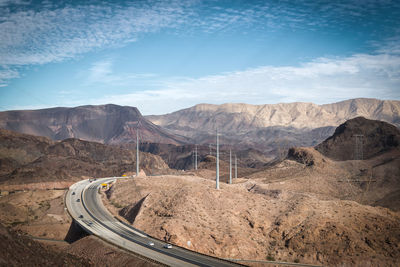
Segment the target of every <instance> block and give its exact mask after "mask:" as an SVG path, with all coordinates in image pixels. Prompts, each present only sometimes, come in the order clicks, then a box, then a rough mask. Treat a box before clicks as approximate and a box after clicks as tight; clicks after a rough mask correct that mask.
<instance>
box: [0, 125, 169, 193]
mask: <svg viewBox="0 0 400 267" xmlns="http://www.w3.org/2000/svg"><path fill="white" fill-rule="evenodd" d="M135 160H136V153H135V151H132V150H127V149H120V148H116V147H111V146H106V145H103V144H100V143H94V142H87V141H82V140H78V139H66V140H63V141H58V142H54V141H51V140H50V139H48V138H44V137H36V136H31V135H26V134H20V133H16V132H12V131H8V130H1V129H0V166H1V172H0V184H1V186H2V188H3V189H4V188H6V187H7V185H10V184H13V185H26V184H31V183H43V182H68V183H71V182H73V181H77V180H80V179H82V178H85V177H106V176H119V175H122V174H123V173H124V172H127V171H133V170H135V166H136V165H135ZM141 168H143V169H145V171H147V172H148V173H152V172H160V171H163V170H168V166H167V165H166V164H165V162H164V161H163V160H162V159H161V158H160V157H158V156H156V155H152V154H148V153H141ZM56 187H57V186H56ZM63 187H66V185H64V186H61V188H63Z"/></svg>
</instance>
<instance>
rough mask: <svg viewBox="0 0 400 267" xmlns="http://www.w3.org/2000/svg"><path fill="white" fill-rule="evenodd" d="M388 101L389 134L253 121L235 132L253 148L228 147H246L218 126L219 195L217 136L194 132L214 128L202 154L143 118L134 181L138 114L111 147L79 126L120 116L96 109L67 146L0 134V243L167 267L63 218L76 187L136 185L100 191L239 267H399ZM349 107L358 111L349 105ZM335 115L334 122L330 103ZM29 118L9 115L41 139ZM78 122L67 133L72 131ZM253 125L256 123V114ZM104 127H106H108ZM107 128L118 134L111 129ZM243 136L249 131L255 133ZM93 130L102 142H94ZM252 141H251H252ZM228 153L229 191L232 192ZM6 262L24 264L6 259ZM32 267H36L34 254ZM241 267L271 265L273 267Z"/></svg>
mask: <svg viewBox="0 0 400 267" xmlns="http://www.w3.org/2000/svg"><path fill="white" fill-rule="evenodd" d="M365 101H367V100H365ZM365 101H364V102H365ZM368 101H369V102H368ZM368 101H367V102H368V103H370V102H371V101H372V100H368ZM364 102H363V101H361V100H357V101H353V102H351V101H350V103H356V104H357V105H358V106H357V110H358V111H357V112H358V113H360V112H361V110H364V111H363V112H364V114H365V112H366V111H365V110H370V108H371V107H376V106H379V105H378V104H376V105H375V106H374V105H372V104H371V105H372V106H371V105H367V106H365V108H364V109H362V108H361V106H360V103H364ZM372 102H374V101H372ZM380 103H383V104H382V105H381V106H382V107H386V106H387V105H389V106H390V105H392V106H390V107H392V110H393V114H394V115H393V114H392V115H393V116H392V117H390V116H389V115H385V116H386V117H385V118H386V121H387V120H391V122H392V123H393V124H390V123H387V122H384V121H378V120H371V119H367V118H363V117H357V116H355V117H354V118H350V119H348V120H345V121H343V123H342V124H340V125H337V126H327V125H328V124H330V123H331V122H329V120H327V121H326V122H325V124H318V125H317V123H316V121H315V120H314V122H313V123H314V125H313V126H310V127H309V128H307V129H306V128H296V127H295V126H288V127H287V126H282V125H280V126H278V125H275V126H267V127H261V128H257V127H255V126H254V125H253V126H254V127H253V126H249V125H247V126H243V128H241V126H240V125H241V123H244V122H241V123H238V124H237V125H235V126H230V127H233V128H234V129H236V130H235V131H236V132H238V133H240V135H241V136H242V137H243V138H242V139H241V140H242V141H243V142H242V143H240V142H238V143H237V144H235V145H233V144H232V143H231V142H234V141H233V140H236V139H235V138H237V136H236V137H235V136H233V135H229V131H230V130H229V129H230V128H229V127H228V126H226V127H228V128H226V129H227V131H228V132H224V130H223V129H224V126H223V125H220V127H221V135H220V147H219V151H220V161H219V167H220V173H219V176H220V190H216V189H215V177H216V172H215V166H216V147H215V140H214V139H215V134H214V133H213V132H214V130H215V129H216V126H212V127H211V129H208V128H207V127H208V126H207V123H206V124H205V125H201V124H199V125H198V126H196V123H193V129H195V127H200V128H201V129H203V130H204V131H203V132H204V133H205V134H204V135H203V137H204V138H205V139H203V140H206V141H205V142H203V143H202V142H198V143H197V145H195V144H194V143H195V141H194V140H195V139H194V137H195V136H194V135H192V134H191V132H193V131H195V130H193V129H192V130H191V129H189V128H187V127H188V126H185V127H186V128H185V129H186V130H187V131H186V132H185V134H183V133H184V132H179V133H177V132H175V130H174V129H173V127H172V126H171V127H168V126H165V125H161V124H160V126H157V125H156V124H153V123H151V122H150V121H149V122H148V123H146V124H145V123H143V122H144V121H145V120H147V119H149V120H150V119H151V120H154V117H150V118H148V117H141V118H140V121H141V123H142V125H144V126H143V128H140V131H139V133H140V136H141V140H140V146H139V147H140V170H141V173H140V174H139V176H138V177H135V176H136V143H135V141H136V140H135V137H136V132H135V131H134V129H135V128H134V127H133V128H132V127H128V126H127V125H130V122H132V121H135V120H136V121H137V123H138V121H139V120H138V119H137V118H138V116H139V115H140V113H135V116H136V117H132V116H127V117H126V118H125V119H124V120H123V121H125V122H123V123H122V122H121V124H120V125H125V126H122V129H124V130H123V131H122V133H121V134H120V135H117V137H118V136H119V137H118V138H117V137H116V136H114V137H110V136H111V135H108V137H107V138H108V139H107V138H105V139H104V136H105V135H102V134H103V133H101V132H98V133H97V132H96V134H93V132H91V131H92V130H93V129H94V128H91V126H90V125H91V124H90V123H89V124H87V127H86V126H85V127H86V128H85V127H83V126H82V125H83V124H85V123H86V121H87V120H89V121H90V120H91V119H90V118H91V117H90V116H92V117H93V116H94V117H96V116H99V112H100V111H101V112H100V113H101V114H102V115H101V116H103V118H106V117H108V115H107V114H108V113H107V112H108V111H107V110H108V109H110V108H111V110H114V111H113V112H115V110H120V108H119V107H114V106H111V107H110V106H107V105H106V106H100V107H96V108H95V110H97V109H98V110H100V111H96V112H95V115H93V114H92V113H91V112H93V108H94V107H89V108H88V107H86V108H88V109H89V110H90V112H89V113H85V114H80V116H82V118H84V119H81V121H80V122H79V123H78V124H74V125H81V126H74V127H77V128H74V127H72V128H71V129H75V130H74V131H72V132H74V133H75V134H74V135H73V136H72V137H74V138H69V137H71V136H69V135H68V138H67V139H62V140H58V139H57V138H58V137H57V138H56V137H55V136H54V135H52V134H50V135H47V137H43V136H37V135H30V134H26V133H20V132H16V131H12V130H7V129H0V167H1V168H0V190H1V197H0V207H1V208H0V214H1V216H0V217H1V220H0V223H1V224H2V225H3V226H5V228H4V229H5V230H1V231H3V232H2V233H3V237H2V238H4V240H7V241H6V242H8V243H9V244H12V246H16V247H17V246H19V245H17V244H19V243H18V242H20V241H18V240H20V239H24V240H29V242H31V243H30V244H34V245H32V246H34V247H35V249H38V252H37V254H38V255H41V253H53V254H54V253H59V254H60V255H63V256H60V257H65V261H67V262H74V265H97V264H100V263H106V264H108V265H110V266H115V265H116V264H118V265H120V264H122V265H133V266H137V265H139V266H157V263H155V262H153V261H148V260H147V259H145V258H143V257H141V256H138V255H133V254H130V253H128V252H126V251H124V250H123V249H120V248H115V247H113V246H111V245H109V244H107V243H106V242H104V241H103V240H100V239H98V238H96V237H94V236H87V234H85V233H84V232H82V230H79V229H77V228H76V227H75V226H74V224H73V221H72V219H71V217H70V216H69V214H68V212H67V211H66V210H65V207H64V197H65V193H66V191H67V190H68V188H69V186H70V185H72V184H74V183H75V182H77V181H80V180H82V179H89V178H96V177H114V176H126V177H128V178H126V179H120V180H118V181H117V182H116V183H115V184H114V185H113V186H112V187H111V188H110V189H109V190H108V191H106V192H103V193H102V199H103V203H104V205H105V206H106V207H107V209H108V210H109V211H110V212H112V213H113V214H114V215H115V216H117V217H118V218H119V219H120V220H123V221H125V222H126V223H129V224H132V225H133V226H134V227H136V228H138V229H140V230H142V231H145V232H146V233H148V234H150V235H151V236H154V237H156V238H158V239H161V240H164V241H166V242H169V243H171V244H173V245H177V246H182V247H185V248H187V249H191V250H194V251H197V252H200V253H204V254H207V255H211V256H216V257H221V258H233V259H241V260H250V259H253V260H254V259H255V260H260V261H269V262H271V261H272V262H273V261H284V262H294V263H304V264H314V265H327V266H335V265H343V264H344V265H352V266H365V265H368V264H371V265H385V266H397V265H398V264H399V260H398V259H399V258H400V245H399V244H400V232H399V229H400V213H399V212H400V198H399V192H400V167H399V166H400V131H399V128H398V125H397V124H396V121H398V116H397V115H396V114H397V113H396V109H395V108H394V107H393V105H395V104H396V102H395V101H394V102H393V103H394V104H393V103H392V102H389V104H388V103H387V102H384V101H383V102H380ZM356 104H353V107H354V105H356ZM364 104H365V103H364ZM341 105H343V106H346V105H347V106H348V108H351V107H352V105H351V104H349V103H347V102H346V103H342V104H341ZM306 106H307V105H306ZM297 107H298V106H297ZM230 108H232V109H235V108H237V107H236V106H235V105H232V106H230ZM242 108H244V107H242ZM324 108H325V109H327V110H328V107H326V106H324ZM329 108H330V110H333V111H335V106H334V105H333V106H329ZM342 108H343V107H342ZM342 108H341V109H340V110H341V111H340V112H339V111H335V112H336V113H337V114H340V115H341V116H349V117H351V116H352V114H353V113H349V112H343V111H342ZM122 109H128V110H134V109H130V108H127V107H123V108H122ZM76 110H79V111H80V112H82V108H79V109H78V108H77V109H72V111H71V112H72V113H74V112H76ZM376 110H379V109H378V108H376V109H375V112H374V113H373V114H372V113H371V112H370V114H369V116H370V117H373V116H378V115H377V114H378V113H379V112H378V113H377V111H376ZM382 110H386V109H384V108H382ZM85 112H86V111H85ZM104 112H105V113H104ZM121 112H122V111H121ZM246 112H247V111H244V114H246ZM357 112H356V113H357ZM17 113H18V112H17ZM33 113H35V112H33ZM358 113H357V114H358ZM0 114H2V113H0ZM21 114H25V115H21ZM26 114H29V113H23V112H22V113H20V114H19V115H13V116H16V117H15V118H17V119H16V122H14V124H13V125H14V127H16V128H15V129H17V130H23V129H25V130H26V129H28V130H27V131H33V130H32V129H33V128H32V127H27V126H26V124H24V123H22V122H21V123H20V124H19V123H18V121H19V119H18V118H19V117H18V116H27V115H26ZM90 114H91V115H90ZM118 114H119V115H118ZM244 114H242V115H244ZM354 114H355V113H354ZM371 114H372V115H371ZM253 115H254V114H253ZM367 115H368V114H367ZM36 116H38V117H37V118H38V120H40V121H41V122H39V121H36V122H35V123H38V124H39V125H42V126H43V125H46V124H48V122H46V120H41V119H40V117H41V115H36ZM87 116H88V117H87ZM115 116H116V117H118V118H119V117H121V116H122V115H121V114H120V113H117V115H115ZM140 116H141V115H140ZM204 116H206V115H204ZM207 116H208V115H207ZM254 116H255V115H254ZM338 116H339V115H338ZM379 116H381V115H379ZM382 116H384V115H382ZM396 116H397V117H396ZM78 117H79V116H78ZM78 117H73V116H72V117H71V118H75V119H73V120H70V119H67V120H65V121H68V123H70V122H71V121H76V119H77V118H78ZM122 117H123V116H122ZM300 117H301V116H300ZM3 118H4V114H3ZM96 118H97V117H96ZM30 119H32V117H31V118H30ZM96 120H97V119H95V120H94V121H93V123H95V121H96ZM191 120H192V121H193V122H197V120H201V119H199V118H197V117H193V118H191ZM210 120H213V119H212V117H210ZM218 120H220V119H218ZM218 120H216V121H215V123H216V124H215V125H217V124H218V123H217V121H218ZM253 120H254V121H256V120H257V119H256V116H255V117H254V118H253ZM48 121H53V122H52V123H54V121H55V120H54V119H51V120H50V119H48ZM103 122H104V123H105V124H107V125H108V119H104V120H103ZM3 123H4V121H3ZM82 123H83V124H82ZM154 123H156V121H154ZM157 123H160V122H157ZM176 123H178V122H176ZM6 124H7V125H11V124H10V122H7V123H6ZM3 125H4V124H3ZM16 125H20V126H18V127H17V126H16ZM70 125H73V124H70ZM182 125H184V124H182ZM210 125H211V124H210ZM293 125H295V124H293ZM89 126H90V127H89ZM317 126H318V127H317ZM109 127H110V129H109V130H110V133H112V132H113V131H112V130H111V129H112V128H113V127H114V126H112V125H109ZM118 127H119V126H118ZM118 127H117V128H118ZM164 127H167V128H168V129H165V128H164ZM312 127H317V128H312ZM6 128H7V127H6ZM61 128H62V127H61ZM61 128H59V129H61ZM246 128H247V129H250V130H249V131H248V132H246V131H245V129H246ZM40 129H43V127H40ZM76 129H80V130H79V131H78V130H76ZM82 129H86V130H85V131H83V130H82ZM89 129H91V130H90V131H89ZM132 129H133V130H132ZM154 129H156V130H157V131H156V130H154ZM241 129H242V130H241ZM181 130H182V129H181ZM181 130H180V131H181ZM118 131H119V130H117V132H118ZM196 131H197V130H196ZM72 132H71V133H72ZM83 132H85V134H89V133H92V135H87V136H86V137H85V136H84V135H83ZM167 132H168V136H169V137H168V138H170V139H168V140H167V139H160V138H161V137H160V136H164V137H165V136H166V135H163V134H161V133H167ZM34 133H35V134H39V132H34ZM77 133H79V135H77ZM285 133H287V134H285ZM40 134H42V132H41V133H40ZM99 134H100V135H99ZM77 136H79V137H81V138H82V139H77V138H75V137H77ZM99 136H100V137H101V138H100V139H99ZM157 136H158V137H157ZM199 136H200V135H199ZM244 136H247V137H248V138H249V139H248V140H253V141H252V142H247V141H246V140H247V139H246V138H245V137H244ZM355 136H361V137H357V138H361V141H360V142H361V143H358V145H356V143H357V142H359V141H356V138H355ZM83 137H84V138H83ZM51 138H52V139H51ZM157 138H158V139H157ZM171 138H172V139H171ZM83 139H86V140H83ZM93 140H97V141H100V142H94V141H93ZM116 140H119V141H116ZM188 140H190V141H188ZM268 140H271V141H268ZM289 140H292V141H293V143H296V144H297V145H293V143H291V142H290V141H289ZM114 141H115V142H114ZM178 141H179V142H178ZM271 144H274V145H271ZM360 146H361V150H360ZM196 150H197V153H198V154H197V160H198V162H197V166H198V169H197V170H196V169H195V163H194V160H195V152H194V151H196ZM230 151H232V172H231V173H232V177H233V184H229V175H230V171H229V166H230V164H229V152H230ZM235 156H236V157H237V178H235V160H234V158H235ZM32 238H33V239H32ZM188 241H190V242H189V243H188ZM24 242H26V241H24ZM10 246H11V245H10ZM16 251H17V250H16ZM49 251H50V252H49ZM4 253H9V254H8V255H14V254H12V251H9V250H7V249H6V250H5V252H4ZM111 255H112V256H111ZM13 257H15V256H13ZM27 257H28V258H32V259H34V261H37V262H40V259H39V257H38V258H35V255H34V254H33V255H29V256H27ZM63 259H64V258H63ZM15 262H16V263H17V262H18V259H17V258H15ZM50 262H56V259H50V260H49V263H50ZM241 263H243V264H245V265H250V266H260V265H262V266H268V263H264V264H259V265H257V264H254V263H251V262H249V261H247V262H246V261H243V262H241Z"/></svg>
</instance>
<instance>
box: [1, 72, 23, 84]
mask: <svg viewBox="0 0 400 267" xmlns="http://www.w3.org/2000/svg"><path fill="white" fill-rule="evenodd" d="M18 77H19V73H18V72H17V71H15V70H12V69H9V68H3V69H0V87H5V86H7V84H8V80H9V79H13V78H18Z"/></svg>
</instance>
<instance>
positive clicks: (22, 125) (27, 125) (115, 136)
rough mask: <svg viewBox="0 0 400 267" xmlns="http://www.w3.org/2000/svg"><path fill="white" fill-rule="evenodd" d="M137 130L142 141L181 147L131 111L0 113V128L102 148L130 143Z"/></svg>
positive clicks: (99, 108) (90, 108) (116, 108)
mask: <svg viewBox="0 0 400 267" xmlns="http://www.w3.org/2000/svg"><path fill="white" fill-rule="evenodd" d="M137 127H138V128H139V131H140V138H141V140H143V141H150V142H157V143H168V144H181V143H185V140H186V139H185V138H183V137H178V136H175V135H174V134H172V133H170V132H169V131H168V130H165V129H162V128H161V127H159V126H156V125H154V124H153V123H151V122H149V121H148V120H147V119H145V118H144V117H143V116H142V115H141V114H140V112H139V110H138V109H137V108H135V107H128V106H117V105H100V106H81V107H75V108H61V107H60V108H49V109H41V110H16V111H5V112H0V128H1V129H7V130H12V131H17V132H21V133H26V134H32V135H37V136H46V137H49V138H51V139H53V140H63V139H67V138H78V139H83V140H87V141H95V142H100V143H106V144H119V143H131V142H135V140H136V128H137Z"/></svg>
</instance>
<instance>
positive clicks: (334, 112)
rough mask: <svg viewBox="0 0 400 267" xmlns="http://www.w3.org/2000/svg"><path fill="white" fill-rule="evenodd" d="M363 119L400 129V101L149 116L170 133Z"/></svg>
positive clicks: (204, 108) (203, 107)
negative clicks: (359, 117) (171, 131)
mask: <svg viewBox="0 0 400 267" xmlns="http://www.w3.org/2000/svg"><path fill="white" fill-rule="evenodd" d="M358 116H363V117H366V118H369V119H378V120H383V121H387V122H389V123H392V124H395V125H397V126H400V101H396V100H377V99H366V98H358V99H351V100H346V101H342V102H338V103H333V104H327V105H316V104H313V103H300V102H296V103H280V104H267V105H250V104H232V103H229V104H223V105H210V104H199V105H196V106H194V107H191V108H188V109H183V110H179V111H176V112H173V113H170V114H166V115H157V116H146V118H148V119H149V120H150V121H152V122H153V123H155V124H157V125H160V126H164V127H167V128H169V129H173V130H177V131H179V130H180V129H181V130H182V132H185V131H189V130H191V129H192V130H203V131H206V132H214V131H215V130H216V129H217V128H218V129H219V130H220V131H221V132H237V133H239V134H240V133H245V132H248V131H249V130H250V129H255V128H265V127H271V126H285V127H295V128H318V127H324V126H337V125H339V124H341V123H343V122H344V121H346V120H348V119H352V118H354V117H358Z"/></svg>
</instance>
